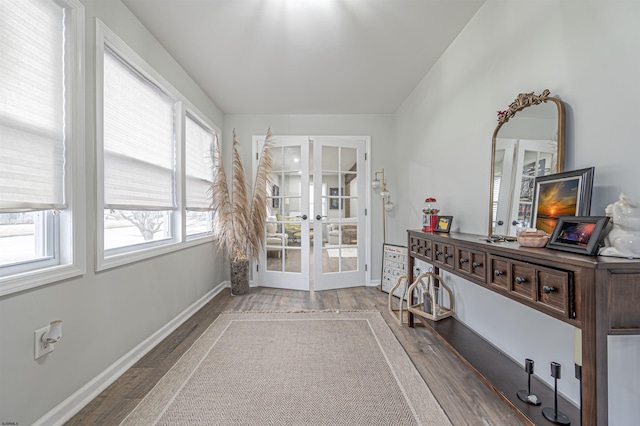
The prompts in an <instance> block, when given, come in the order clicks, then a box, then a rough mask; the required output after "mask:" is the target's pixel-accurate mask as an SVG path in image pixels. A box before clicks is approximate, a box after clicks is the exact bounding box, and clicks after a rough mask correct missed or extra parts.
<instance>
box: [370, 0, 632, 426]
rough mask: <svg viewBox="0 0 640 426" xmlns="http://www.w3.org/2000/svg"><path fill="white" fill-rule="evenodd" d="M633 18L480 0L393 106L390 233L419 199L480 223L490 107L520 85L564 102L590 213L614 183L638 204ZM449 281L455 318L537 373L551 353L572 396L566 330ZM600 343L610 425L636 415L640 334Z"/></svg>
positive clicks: (611, 7) (598, 6)
mask: <svg viewBox="0 0 640 426" xmlns="http://www.w3.org/2000/svg"><path fill="white" fill-rule="evenodd" d="M639 19H640V2H636V1H618V0H616V1H580V2H578V1H551V0H549V1H543V2H540V1H518V2H508V1H492V0H489V1H487V3H485V4H484V5H483V7H482V8H481V9H480V10H479V11H478V13H477V14H476V16H475V17H474V18H473V19H472V20H471V22H470V23H469V24H468V25H467V27H466V28H465V29H464V30H463V31H462V33H461V34H460V35H459V37H458V38H457V39H456V40H455V42H454V43H453V44H452V45H451V46H450V48H449V49H448V50H447V51H446V52H445V54H444V55H443V56H442V57H441V58H440V60H439V61H438V63H437V64H436V65H435V66H434V67H433V68H432V69H431V71H430V72H429V73H428V74H427V76H426V77H425V78H424V80H423V81H422V82H421V83H420V85H419V86H418V87H417V88H416V89H415V91H414V92H413V93H412V94H411V96H410V97H409V98H408V99H407V100H406V101H405V103H404V104H403V106H402V107H401V108H400V110H399V111H398V114H397V121H396V133H395V137H394V140H395V141H396V144H397V145H396V147H397V148H396V149H395V150H394V152H396V153H397V154H396V155H395V164H394V166H395V169H396V170H407V171H408V173H405V174H397V175H396V176H395V179H394V180H395V182H394V183H395V187H396V194H398V192H399V197H400V198H399V200H398V203H397V204H399V205H401V206H402V208H398V209H397V220H396V221H394V222H393V223H392V224H391V228H392V231H391V240H392V241H391V242H395V243H398V244H402V243H405V241H406V229H407V228H419V227H420V223H421V222H420V218H421V216H420V214H421V213H420V210H421V208H422V204H423V200H424V198H425V197H427V196H433V197H436V198H437V199H438V202H439V207H440V208H441V209H442V213H443V214H450V215H453V216H454V220H453V230H455V231H463V232H470V233H476V234H485V233H486V232H487V226H488V215H489V187H490V185H489V183H490V177H489V174H490V157H491V136H492V134H493V130H494V128H495V126H496V124H497V121H496V120H497V115H496V112H497V111H498V110H503V109H505V108H506V107H507V106H508V105H509V104H510V103H511V102H512V101H513V100H514V99H515V97H516V96H517V95H518V94H519V93H522V92H533V91H535V92H536V93H540V92H541V91H542V90H543V89H547V88H548V89H549V90H550V91H551V93H552V95H555V96H558V97H560V98H561V99H562V100H563V101H564V102H565V103H566V107H567V137H566V143H567V150H566V167H565V170H572V169H579V168H585V167H590V166H595V182H594V190H593V200H592V210H591V213H592V214H593V215H603V214H604V208H605V206H606V205H607V204H609V203H611V202H613V201H615V200H616V199H617V197H618V195H619V193H620V192H621V191H624V192H625V193H626V194H627V195H629V196H630V197H631V198H633V199H634V200H637V201H640V187H639V186H638V185H637V182H638V181H639V180H640V169H639V168H638V167H637V159H638V158H639V157H640V144H639V143H638V139H639V138H640V128H639V127H638V117H640V103H639V102H638V101H637V96H638V93H640V90H639V89H640V80H639V79H638V75H640V54H638V40H639V39H640V26H638V21H639ZM374 151H375V150H374ZM374 153H375V152H374ZM392 176H393V175H392ZM448 279H449V282H451V283H452V284H453V288H454V289H455V292H456V302H457V304H458V305H457V309H458V317H459V318H460V319H461V320H462V321H464V322H465V323H467V324H468V325H470V326H471V327H472V328H474V329H476V330H477V331H479V332H480V333H481V334H482V335H484V336H485V337H487V338H489V339H490V340H491V341H492V342H493V343H494V344H496V345H497V346H499V347H500V348H502V349H503V350H504V351H505V352H506V353H507V354H508V355H510V356H511V357H513V358H514V359H515V360H516V361H518V362H519V363H521V364H522V363H523V362H524V358H525V357H530V358H533V359H534V360H535V361H536V371H537V373H538V375H540V376H541V377H542V378H543V379H545V380H549V379H550V377H549V362H550V361H551V360H553V361H558V362H560V363H561V364H562V367H563V373H562V379H561V380H560V381H559V388H560V390H561V391H562V392H563V393H565V394H566V395H568V396H569V397H570V398H571V399H573V400H574V401H577V400H578V399H579V394H578V389H579V387H578V381H577V380H576V379H575V378H574V377H573V351H572V339H573V329H572V327H570V326H567V325H566V324H564V323H561V322H559V321H554V320H550V319H548V318H547V317H545V316H544V315H541V314H539V313H537V312H535V311H533V310H531V309H529V308H526V307H523V306H521V305H519V304H517V303H515V302H512V301H510V300H508V299H506V298H501V297H499V296H497V295H495V294H493V293H491V292H489V291H487V290H484V289H482V288H480V287H479V286H475V285H473V284H470V283H469V282H466V281H464V280H462V279H459V278H456V277H453V276H448ZM609 340H610V342H612V347H611V348H610V357H611V359H613V360H615V361H616V362H615V364H613V363H612V364H611V365H610V367H611V370H610V371H609V377H610V390H609V405H610V409H609V416H610V424H620V425H621V424H634V423H636V421H637V418H638V417H640V405H638V404H637V403H632V401H636V402H637V401H638V400H640V392H639V391H638V387H637V385H636V384H637V383H638V381H639V380H640V366H639V365H638V363H637V357H638V353H639V352H640V337H638V336H627V337H624V338H621V337H612V338H610V339H609Z"/></svg>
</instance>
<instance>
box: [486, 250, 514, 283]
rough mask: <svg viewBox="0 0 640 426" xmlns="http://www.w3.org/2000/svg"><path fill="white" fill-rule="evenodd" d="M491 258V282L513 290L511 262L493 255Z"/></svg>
mask: <svg viewBox="0 0 640 426" xmlns="http://www.w3.org/2000/svg"><path fill="white" fill-rule="evenodd" d="M489 259H490V265H491V281H490V282H489V284H490V285H491V286H492V287H497V288H499V289H501V290H505V291H509V290H511V286H510V283H511V263H510V262H509V261H508V260H505V259H500V258H496V257H493V256H491V257H490V258H489Z"/></svg>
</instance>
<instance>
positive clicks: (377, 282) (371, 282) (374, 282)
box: [367, 280, 382, 287]
mask: <svg viewBox="0 0 640 426" xmlns="http://www.w3.org/2000/svg"><path fill="white" fill-rule="evenodd" d="M381 282H382V280H371V281H369V285H368V286H367V287H377V286H379V285H380V283H381Z"/></svg>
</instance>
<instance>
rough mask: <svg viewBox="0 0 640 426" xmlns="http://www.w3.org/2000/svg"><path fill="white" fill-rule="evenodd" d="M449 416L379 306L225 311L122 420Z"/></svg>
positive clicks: (411, 420)
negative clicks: (367, 308) (353, 309)
mask: <svg viewBox="0 0 640 426" xmlns="http://www.w3.org/2000/svg"><path fill="white" fill-rule="evenodd" d="M151 424H157V425H176V424H180V425H349V426H352V425H368V426H371V425H438V426H440V425H450V422H449V420H448V418H447V416H446V415H445V414H444V412H443V411H442V408H441V407H440V405H439V404H438V403H437V401H436V400H435V398H434V397H433V395H432V393H431V391H430V390H429V388H428V387H427V385H426V384H425V382H424V380H423V379H422V377H421V376H420V374H419V373H418V371H417V370H416V368H415V366H414V365H413V363H412V362H411V360H410V359H409V357H408V355H407V354H406V353H405V351H404V349H403V348H402V346H400V343H399V342H398V340H397V339H396V337H395V336H394V335H393V333H392V332H391V330H390V329H389V327H388V326H387V324H386V323H385V321H384V319H383V318H382V316H381V315H380V313H379V312H342V311H340V312H336V311H334V312H301V313H251V312H242V313H224V314H221V315H220V316H219V317H218V318H217V319H216V320H215V322H214V323H213V324H212V325H211V326H210V327H209V328H208V329H207V331H205V332H204V333H203V335H202V336H201V337H200V338H199V339H198V340H197V341H196V342H195V343H194V344H193V346H192V347H191V348H190V349H189V350H188V351H187V352H186V353H185V354H184V355H183V356H182V358H180V360H179V361H178V362H177V363H176V364H175V365H174V366H173V367H172V368H171V369H170V370H169V372H168V373H167V374H166V375H165V376H164V377H163V378H162V379H161V380H160V382H158V384H157V385H156V386H155V388H154V389H153V390H152V391H151V392H150V393H149V394H148V395H147V396H146V397H145V398H144V399H143V400H142V401H141V402H140V404H139V405H138V406H137V407H136V408H135V410H134V411H133V412H132V413H131V414H130V415H129V416H128V417H127V418H126V419H125V420H124V421H123V422H122V425H151Z"/></svg>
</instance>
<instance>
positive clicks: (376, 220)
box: [222, 115, 398, 282]
mask: <svg viewBox="0 0 640 426" xmlns="http://www.w3.org/2000/svg"><path fill="white" fill-rule="evenodd" d="M394 120H395V118H394V116H393V115H226V116H225V118H224V128H223V130H222V135H223V143H224V145H225V146H230V145H231V140H232V133H233V129H235V130H236V134H237V138H238V142H240V150H241V155H242V160H243V162H244V164H245V166H246V167H247V169H248V170H247V171H248V172H249V171H250V169H251V166H250V164H251V137H252V136H253V135H264V134H266V132H267V129H268V128H269V127H271V131H272V133H273V134H274V135H298V136H299V135H308V136H371V151H372V152H371V154H370V156H369V158H370V160H369V161H370V162H371V172H372V173H373V172H374V171H376V170H380V169H381V168H383V167H384V168H385V176H386V177H387V182H388V184H389V190H390V191H391V200H392V201H394V202H395V197H396V195H395V191H396V190H397V188H398V182H397V180H396V177H395V171H394V170H393V165H392V164H391V162H392V159H393V157H394V152H396V151H397V149H396V147H395V146H394V144H395V141H394V136H393V133H394ZM227 151H229V150H227ZM230 162H231V154H230V152H227V153H226V155H225V165H226V164H230ZM372 196H373V198H372V203H371V212H370V213H371V241H370V244H371V247H372V251H371V260H372V261H371V263H372V265H370V266H369V270H370V271H371V279H372V281H374V282H375V281H376V280H377V281H378V282H379V280H380V271H381V269H382V260H381V258H382V231H381V230H382V208H381V207H380V204H379V203H380V197H378V196H377V194H372ZM327 211H328V212H331V210H327ZM392 214H393V212H392Z"/></svg>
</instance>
